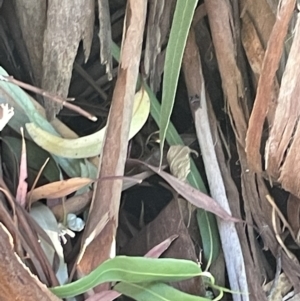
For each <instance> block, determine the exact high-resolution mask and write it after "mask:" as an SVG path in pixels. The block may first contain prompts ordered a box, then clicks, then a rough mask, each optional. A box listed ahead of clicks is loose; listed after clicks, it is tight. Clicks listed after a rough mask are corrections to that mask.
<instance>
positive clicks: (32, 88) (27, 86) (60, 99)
mask: <svg viewBox="0 0 300 301" xmlns="http://www.w3.org/2000/svg"><path fill="white" fill-rule="evenodd" d="M0 80H2V81H5V82H9V83H12V84H15V85H17V86H19V87H21V88H24V89H26V90H28V91H31V92H34V93H36V94H40V95H42V96H46V97H48V98H49V99H52V100H53V101H55V102H58V103H60V104H62V105H63V106H65V107H66V108H68V109H70V110H72V111H74V112H77V113H78V114H80V115H82V116H84V117H86V118H88V119H90V120H92V121H97V117H96V116H94V115H92V114H90V113H89V112H87V111H85V110H83V109H81V108H80V107H78V106H76V105H73V104H71V103H69V102H68V101H73V100H74V99H75V98H66V99H65V98H63V97H61V96H58V95H55V94H52V93H50V92H47V91H45V90H43V89H40V88H38V87H35V86H32V85H30V84H26V83H24V82H21V81H19V80H17V79H14V78H13V77H12V76H5V75H0Z"/></svg>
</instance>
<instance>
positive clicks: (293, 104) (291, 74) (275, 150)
mask: <svg viewBox="0 0 300 301" xmlns="http://www.w3.org/2000/svg"><path fill="white" fill-rule="evenodd" d="M294 32H295V35H294V40H293V44H292V47H291V50H290V53H289V57H288V60H287V64H286V68H285V71H284V74H283V77H282V81H281V87H280V91H279V96H278V106H277V109H276V112H275V121H276V122H275V123H274V125H273V127H272V129H271V132H270V136H269V140H268V141H267V145H266V149H265V157H266V167H267V171H268V174H269V175H271V176H273V177H274V178H275V179H276V180H278V181H279V182H280V183H281V185H282V187H283V188H284V189H285V190H287V191H290V192H292V193H293V194H294V195H297V196H298V197H300V176H299V173H298V172H295V171H298V170H299V168H300V165H299V160H300V155H299V147H300V127H299V117H300V103H299V94H300V85H299V81H300V70H299V68H298V67H297V66H299V64H300V56H299V48H300V17H299V15H298V18H297V23H296V26H295V31H294Z"/></svg>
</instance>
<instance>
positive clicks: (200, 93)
mask: <svg viewBox="0 0 300 301" xmlns="http://www.w3.org/2000/svg"><path fill="white" fill-rule="evenodd" d="M183 70H184V75H185V81H186V85H187V90H188V94H189V99H193V97H195V95H196V97H199V99H198V100H195V101H194V102H193V103H192V110H193V114H194V118H195V126H196V132H197V137H198V140H199V145H200V147H201V153H202V157H203V161H204V165H205V172H206V175H207V179H208V182H209V188H210V192H211V195H212V197H213V198H214V199H215V200H216V201H217V202H218V203H219V204H220V206H221V207H222V208H223V209H224V210H226V212H228V213H229V214H231V210H230V207H229V203H228V199H227V196H226V191H225V187H224V183H223V180H222V175H221V171H220V167H219V164H218V161H217V157H216V153H215V151H214V142H213V140H212V135H211V130H210V125H209V119H208V113H207V104H206V91H205V83H204V79H203V75H202V66H201V61H200V56H199V51H198V48H197V45H196V41H195V34H194V30H193V29H191V30H190V33H189V36H188V40H187V44H186V49H185V53H184V57H183ZM217 221H218V228H219V233H220V238H221V242H222V248H223V252H224V257H225V261H226V267H227V271H228V278H229V282H230V287H231V289H232V290H233V291H241V292H248V291H249V289H248V284H247V277H246V271H245V263H244V258H243V254H242V249H241V244H240V241H239V237H238V235H237V232H236V228H235V225H234V223H233V222H230V221H224V220H222V219H217ZM232 297H233V300H235V301H238V300H239V301H241V300H244V301H246V300H249V296H248V295H247V294H246V295H239V294H234V295H233V296H232Z"/></svg>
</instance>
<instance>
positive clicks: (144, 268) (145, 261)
mask: <svg viewBox="0 0 300 301" xmlns="http://www.w3.org/2000/svg"><path fill="white" fill-rule="evenodd" d="M201 273H202V272H201V269H200V267H199V266H198V265H197V264H196V263H195V262H192V261H189V260H181V259H170V258H166V259H156V258H147V257H126V256H117V257H115V258H113V259H109V260H107V261H105V262H104V263H103V264H101V265H100V266H99V267H97V268H96V269H95V270H94V271H92V272H91V273H90V274H89V275H87V276H85V277H83V278H81V279H79V280H77V281H75V282H72V283H70V284H66V285H63V286H61V287H55V288H51V289H50V290H51V291H52V292H53V293H54V294H55V295H57V296H58V297H60V298H66V297H72V296H77V295H79V294H82V293H84V292H86V291H87V290H89V289H92V288H93V287H95V286H97V285H99V284H101V283H104V282H116V281H125V282H130V283H132V282H134V283H139V282H153V281H166V282H167V281H180V280H184V279H189V278H192V277H196V276H201Z"/></svg>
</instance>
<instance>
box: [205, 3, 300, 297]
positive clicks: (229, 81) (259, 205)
mask: <svg viewBox="0 0 300 301" xmlns="http://www.w3.org/2000/svg"><path fill="white" fill-rule="evenodd" d="M205 4H206V9H207V14H208V18H209V23H210V28H211V33H212V38H213V42H214V46H215V50H216V56H217V59H218V64H219V70H220V75H221V79H222V87H223V92H224V95H225V97H226V100H227V105H228V107H229V112H228V113H229V117H230V118H231V123H232V126H233V130H234V131H235V135H236V139H237V140H236V142H237V151H238V155H239V160H240V161H239V162H240V167H241V187H242V199H243V203H244V208H245V216H246V222H247V223H248V224H253V222H255V223H256V225H257V227H258V228H259V229H260V234H261V237H262V239H263V241H264V246H265V248H269V249H270V251H271V252H272V253H273V255H274V256H276V255H277V254H278V243H277V242H276V238H275V236H274V231H273V230H272V222H271V214H270V213H271V207H270V205H269V204H268V202H267V200H266V195H267V194H268V190H267V188H266V186H265V183H264V180H263V178H262V177H261V176H260V175H257V174H255V173H253V172H251V171H249V169H248V163H247V158H246V153H245V139H246V132H247V126H246V125H247V119H246V117H245V116H244V114H243V110H242V106H243V105H245V104H247V103H249V100H248V99H247V98H246V96H245V95H244V93H243V92H244V85H243V78H242V76H241V72H240V71H239V68H238V66H237V60H236V46H235V44H236V39H235V31H234V30H239V28H237V27H235V24H234V23H233V21H232V7H231V4H230V1H228V0H226V1H221V2H220V1H217V0H205ZM233 29H234V30H233ZM244 76H246V75H245V74H244ZM236 201H237V200H232V206H234V203H235V202H236ZM246 230H247V232H248V233H247V235H248V237H249V243H250V250H251V254H253V255H252V256H253V260H254V262H255V263H257V265H256V266H257V267H259V265H258V260H257V258H256V253H257V252H256V251H255V250H256V248H257V238H256V235H255V233H254V231H253V229H252V228H251V227H247V228H246ZM281 256H282V268H283V270H284V272H285V273H286V274H287V276H288V278H289V279H290V281H291V282H292V284H293V286H294V288H297V289H299V287H300V286H299V279H298V277H297V275H299V271H300V266H299V263H298V262H293V261H292V260H290V259H289V258H288V256H287V254H285V253H283V252H282V254H281ZM247 273H248V271H247ZM248 275H249V274H248ZM249 277H258V279H259V280H258V281H261V282H262V281H263V279H262V277H261V273H258V274H256V275H255V276H254V275H249ZM255 289H256V287H251V293H252V294H251V295H250V300H257V299H256V298H255V296H256V291H255Z"/></svg>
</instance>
